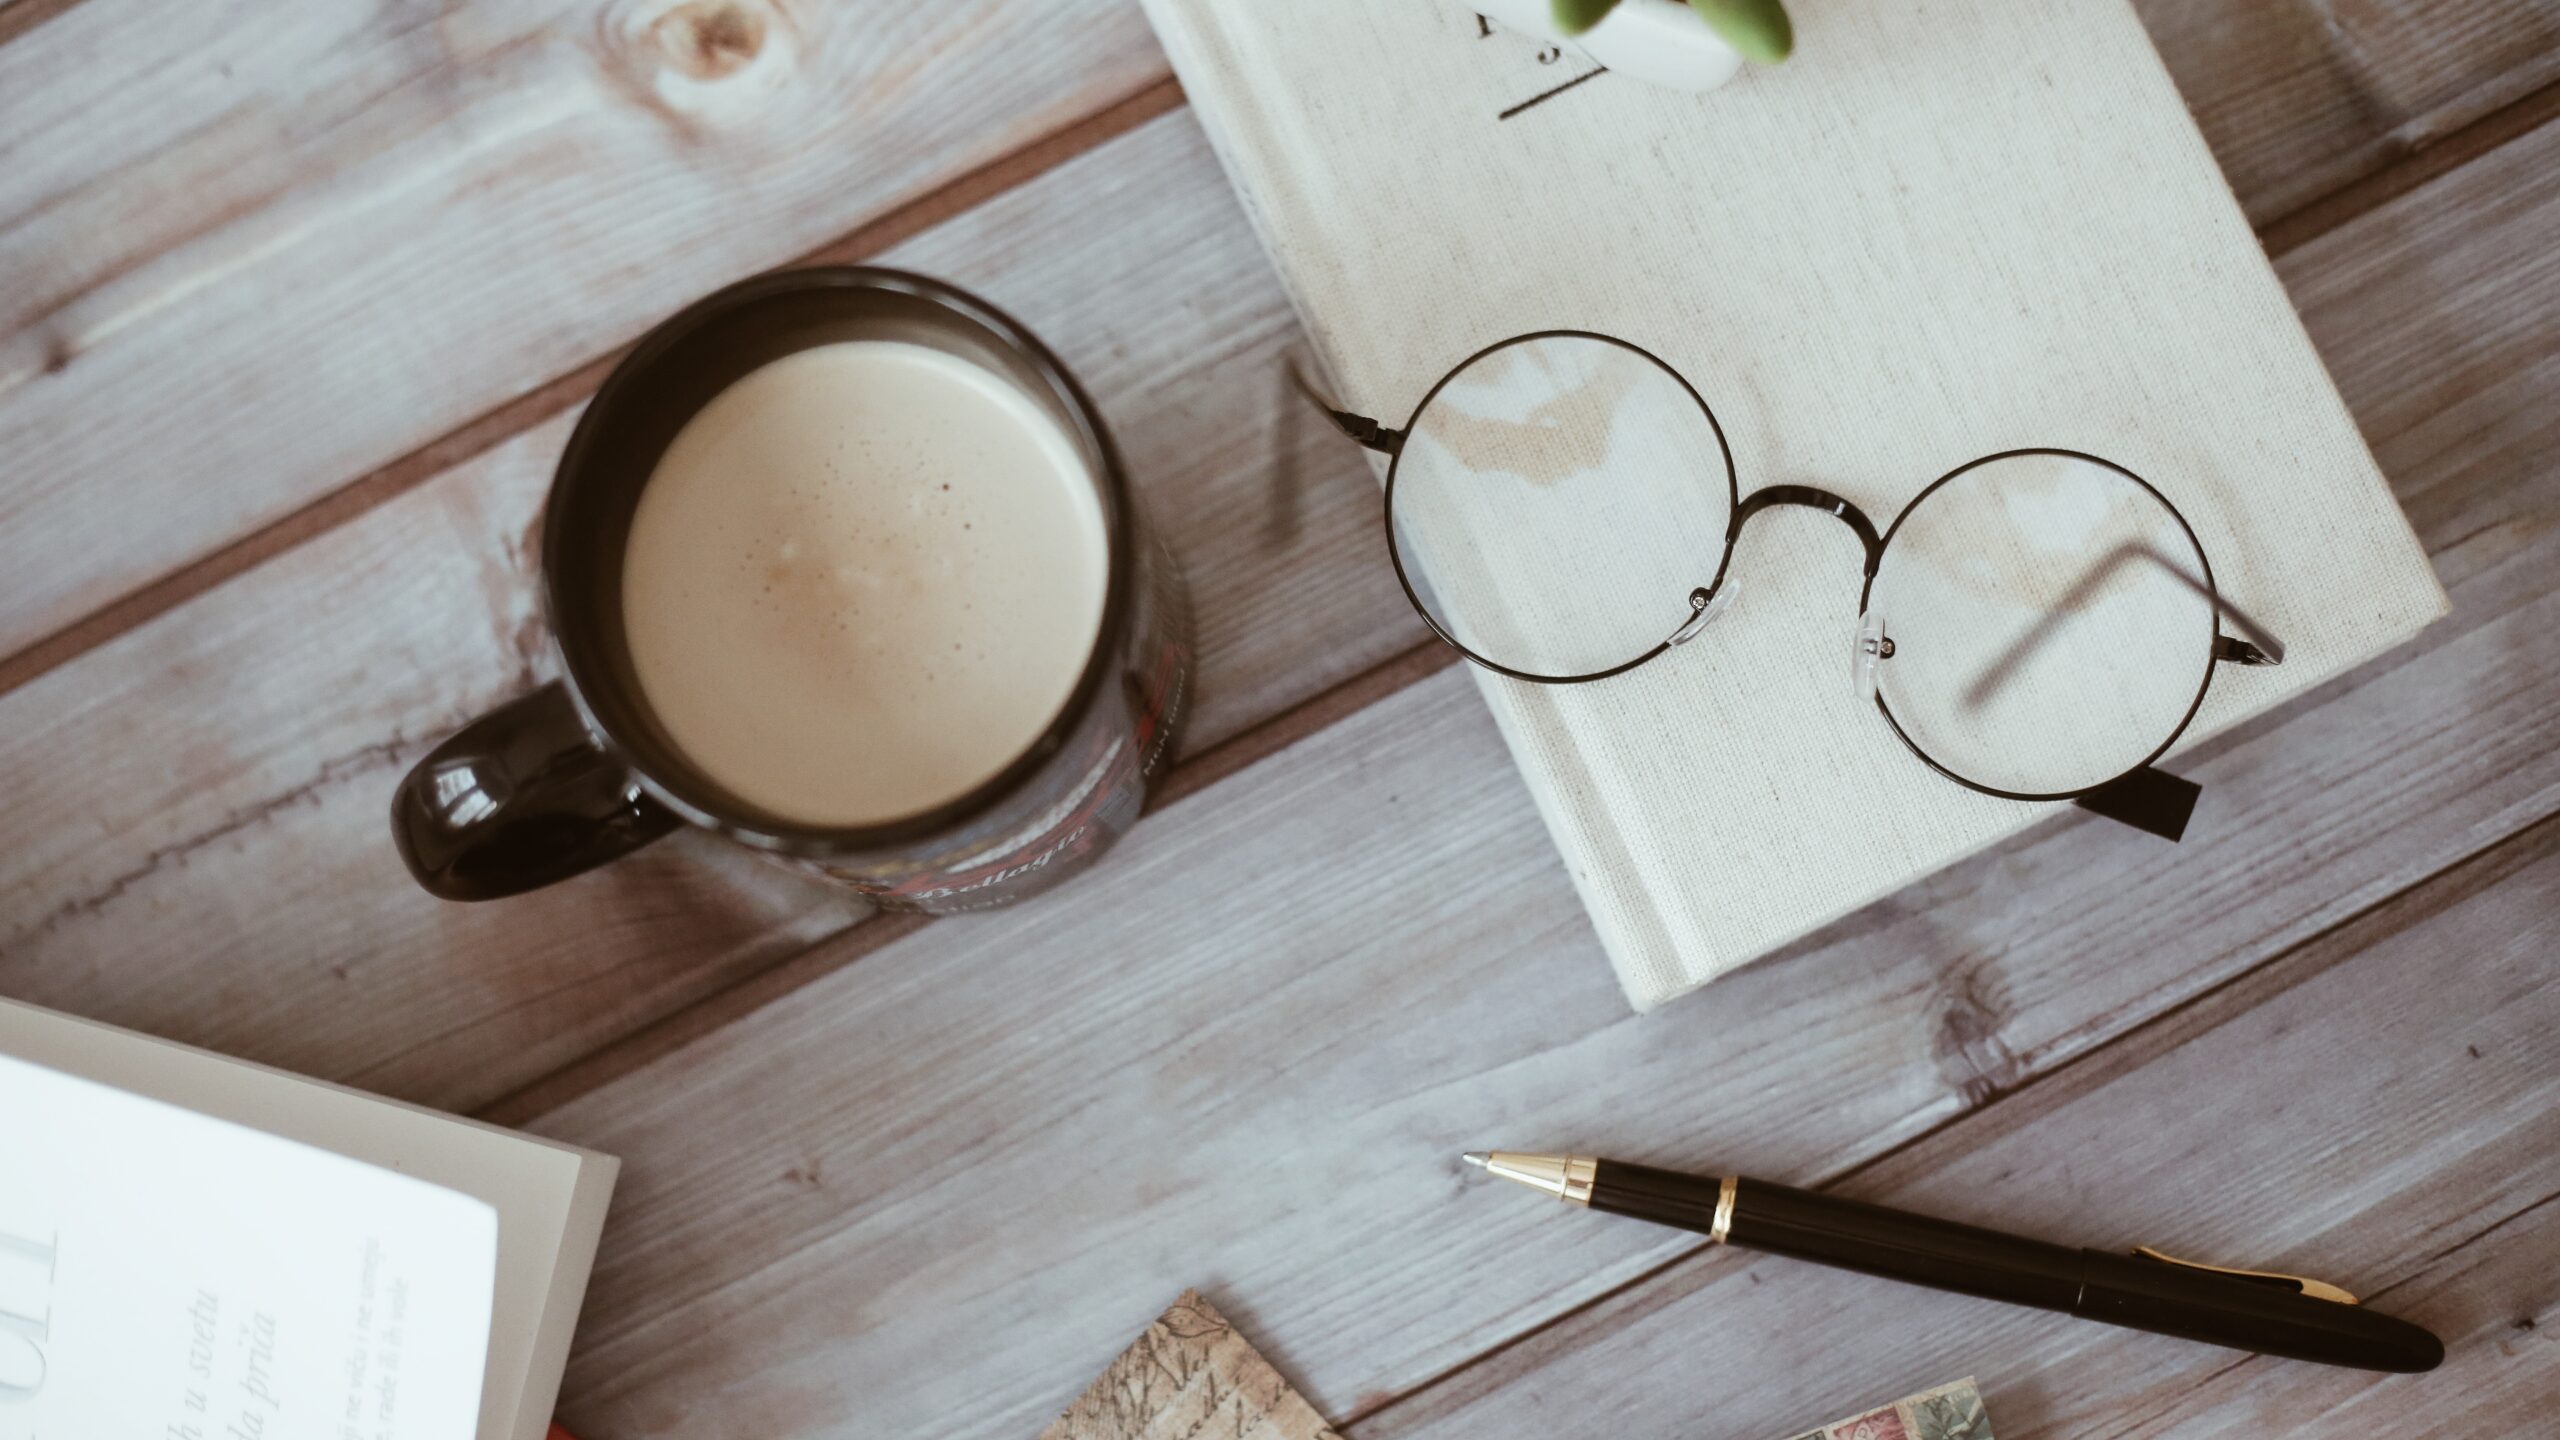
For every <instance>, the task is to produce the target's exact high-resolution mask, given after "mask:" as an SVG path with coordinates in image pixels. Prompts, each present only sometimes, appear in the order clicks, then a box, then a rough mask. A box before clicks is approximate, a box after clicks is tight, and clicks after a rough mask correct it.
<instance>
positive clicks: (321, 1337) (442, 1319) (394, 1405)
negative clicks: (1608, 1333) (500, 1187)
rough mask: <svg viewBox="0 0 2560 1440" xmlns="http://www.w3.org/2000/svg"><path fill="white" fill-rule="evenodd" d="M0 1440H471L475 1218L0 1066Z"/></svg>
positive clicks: (104, 1091) (114, 1094)
mask: <svg viewBox="0 0 2560 1440" xmlns="http://www.w3.org/2000/svg"><path fill="white" fill-rule="evenodd" d="M0 1117H5V1118H0V1128H5V1129H6V1131H7V1132H8V1160H7V1163H6V1164H5V1165H0V1437H8V1440H35V1437H53V1436H81V1435H98V1436H106V1435H133V1436H150V1437H154V1440H470V1437H471V1436H472V1435H473V1434H474V1433H475V1432H476V1430H477V1429H478V1425H479V1415H480V1392H481V1383H482V1371H483V1365H484V1362H485V1360H486V1358H487V1353H488V1343H489V1317H490V1304H491V1296H492V1294H493V1291H494V1282H495V1279H496V1274H497V1251H498V1219H497V1212H496V1211H495V1210H494V1209H492V1208H491V1207H490V1206H489V1205H488V1204H487V1203H485V1202H483V1201H480V1200H475V1199H473V1198H472V1197H470V1196H467V1195H463V1194H459V1193H457V1192H455V1191H452V1190H447V1189H444V1188H443V1187H441V1186H436V1185H429V1184H427V1183H425V1182H423V1181H419V1180H413V1179H410V1178H409V1177H407V1176H404V1175H399V1174H396V1173H394V1172H392V1171H390V1170H386V1169H383V1168H381V1167H379V1166H374V1165H366V1164H362V1163H360V1162H357V1161H354V1160H349V1159H346V1158H345V1157H343V1156H339V1155H333V1154H331V1153H330V1152H328V1151H326V1150H321V1149H318V1148H316V1147H313V1146H309V1145H303V1144H298V1143H296V1142H294V1141H291V1140H284V1139H279V1138H277V1137H276V1136H273V1135H269V1134H266V1133H264V1132H261V1131H257V1130H251V1129H249V1128H247V1127H245V1126H240V1125H234V1124H231V1123H229V1122H227V1121H223V1120H216V1119H213V1118H210V1117H208V1116H204V1115H199V1114H196V1113H194V1112H193V1111H190V1110H183V1109H180V1108H179V1107H177V1106H175V1105H167V1104H162V1103H161V1102H159V1101H156V1100H148V1099H144V1098H142V1097H140V1096H136V1095H131V1094H127V1093H125V1092H124V1091H121V1090H116V1089H112V1088H110V1087H108V1086H105V1085H99V1084H95V1083H93V1082H90V1081H87V1080H82V1079H78V1078H76V1077H73V1076H70V1075H65V1074H62V1073H61V1072H59V1071H55V1070H50V1069H46V1068H45V1067H43V1066H40V1065H33V1064H29V1063H27V1062H26V1061H22V1060H16V1059H12V1058H10V1057H8V1056H6V1055H0Z"/></svg>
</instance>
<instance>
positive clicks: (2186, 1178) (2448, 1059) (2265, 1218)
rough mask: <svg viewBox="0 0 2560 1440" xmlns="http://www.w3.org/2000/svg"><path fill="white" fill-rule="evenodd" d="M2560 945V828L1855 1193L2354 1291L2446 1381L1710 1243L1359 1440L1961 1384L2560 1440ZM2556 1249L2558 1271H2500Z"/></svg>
mask: <svg viewBox="0 0 2560 1440" xmlns="http://www.w3.org/2000/svg"><path fill="white" fill-rule="evenodd" d="M2555 951H2560V821H2555V822H2545V823H2543V824H2541V825H2539V826H2537V827H2535V829H2534V830H2532V831H2529V832H2527V833H2525V834H2523V835H2520V836H2518V837H2516V838H2515V839H2512V840H2510V841H2508V842H2506V843H2505V844H2503V845H2501V846H2500V847H2498V849H2497V851H2496V852H2493V853H2491V854H2489V855H2484V856H2481V857H2478V858H2477V859H2475V860H2473V861H2472V862H2470V863H2467V864H2465V865H2462V866H2460V867H2457V868H2456V869H2455V870H2453V871H2451V872H2449V873H2448V874H2446V875H2443V876H2440V877H2438V878H2437V879H2435V880H2433V881H2430V882H2428V883H2427V884H2425V885H2421V886H2419V887H2417V889H2415V890H2413V891H2411V892H2409V893H2408V894H2407V895H2406V896H2404V897H2403V898H2402V899H2401V900H2398V901H2395V902H2394V903H2393V904H2392V905H2390V906H2387V907H2384V910H2383V911H2381V912H2377V913H2376V914H2375V915H2373V916H2371V917H2369V918H2368V920H2366V921H2360V922H2358V923H2356V924H2352V925H2349V926H2346V927H2343V928H2342V929H2341V930H2340V931H2339V932H2337V933H2335V934H2333V935H2330V936H2323V937H2321V938H2320V939H2319V940H2317V941H2314V942H2313V943H2312V944H2311V945H2309V946H2306V947H2304V951H2303V953H2301V954H2298V955H2292V956H2287V957H2286V958H2285V959H2284V960H2282V961H2279V962H2277V964H2275V965H2273V966H2270V967H2269V969H2270V970H2271V971H2280V972H2283V973H2281V974H2280V975H2279V974H2270V975H2268V976H2265V977H2252V979H2253V981H2254V980H2257V979H2260V978H2263V979H2265V980H2267V981H2269V982H2271V983H2265V984H2259V983H2243V984H2239V985H2234V986H2231V987H2228V988H2226V989H2225V990H2223V991H2218V992H2215V993H2213V994H2211V995H2208V996H2206V997H2204V998H2203V999H2202V1000H2201V1001H2199V1002H2198V1003H2197V1004H2196V1005H2194V1006H2192V1007H2190V1008H2189V1009H2188V1010H2186V1011H2183V1012H2181V1013H2179V1014H2177V1015H2175V1016H2173V1017H2171V1018H2170V1019H2169V1020H2168V1021H2167V1022H2165V1023H2163V1024H2161V1025H2159V1026H2155V1027H2151V1029H2152V1030H2153V1031H2157V1032H2159V1033H2156V1034H2155V1033H2151V1032H2150V1031H2146V1032H2145V1033H2142V1034H2137V1035H2135V1036H2132V1037H2129V1038H2128V1039H2127V1040H2126V1041H2124V1042H2120V1043H2119V1044H2117V1045H2115V1046H2111V1047H2109V1048H2108V1049H2107V1050H2105V1051H2102V1052H2100V1053H2099V1054H2097V1055H2095V1056H2093V1057H2092V1058H2091V1059H2090V1060H2089V1061H2087V1062H2086V1063H2084V1064H2082V1065H2078V1066H2074V1067H2072V1069H2071V1070H2070V1071H2069V1072H2068V1073H2066V1074H2064V1075H2062V1076H2058V1077H2056V1078H2055V1079H2054V1080H2053V1081H2051V1082H2042V1083H2039V1084H2037V1085H2035V1086H2034V1087H2032V1088H2030V1089H2029V1090H2028V1091H2026V1092H2025V1093H2023V1094H2021V1095H2019V1096H2017V1097H2015V1098H2014V1099H2013V1100H2010V1101H2006V1102H2003V1103H2002V1104H2001V1105H1999V1106H1996V1107H1994V1108H1993V1109H1992V1110H1990V1111H1987V1112H1985V1113H1983V1114H1981V1115H1978V1116H1971V1117H1967V1118H1966V1119H1964V1120H1961V1121H1958V1122H1957V1123H1955V1124H1953V1125H1950V1126H1948V1127H1946V1128H1945V1129H1944V1130H1941V1131H1939V1132H1938V1133H1935V1134H1933V1135H1930V1136H1929V1137H1927V1138H1926V1139H1924V1140H1922V1141H1920V1142H1919V1143H1917V1144H1915V1145H1912V1146H1911V1147H1909V1148H1908V1149H1906V1150H1904V1151H1903V1152H1901V1153H1899V1154H1896V1155H1895V1156H1893V1157H1892V1158H1891V1159H1890V1160H1889V1161H1887V1162H1886V1163H1884V1164H1882V1165H1879V1166H1877V1167H1875V1168H1874V1169H1872V1170H1871V1171H1868V1172H1867V1173H1863V1174H1860V1175H1858V1176H1856V1177H1855V1178H1853V1179H1851V1180H1849V1181H1848V1182H1846V1183H1844V1184H1841V1185H1840V1186H1838V1187H1837V1188H1838V1189H1839V1190H1841V1191H1842V1192H1843V1193H1846V1194H1851V1195H1854V1196H1856V1197H1858V1198H1861V1199H1867V1200H1874V1201H1879V1202H1882V1203H1887V1204H1894V1205H1902V1206H1907V1207H1909V1208H1911V1209H1914V1210H1920V1211H1923V1212H1924V1213H1929V1214H1937V1215H1944V1216H1947V1217H1949V1218H1953V1219H1960V1220H1966V1221H1970V1222H1972V1223H1976V1224H1983V1225H1990V1226H1995V1227H2000V1228H2005V1229H2010V1230H2015V1231H2020V1232H2023V1233H2030V1234H2036V1235H2040V1236H2045V1237H2049V1238H2055V1239H2063V1238H2066V1237H2067V1238H2068V1239H2070V1240H2071V1241H2073V1242H2075V1243H2082V1244H2089V1245H2095V1246H2099V1247H2101V1248H2111V1249H2113V1248H2130V1247H2132V1246H2134V1245H2138V1244H2149V1245H2156V1246H2159V1247H2161V1248H2163V1249H2166V1250H2168V1251H2171V1252H2172V1253H2176V1254H2181V1255H2195V1256H2199V1257H2202V1258H2205V1259H2208V1260H2214V1261H2218V1262H2223V1263H2233V1264H2241V1265H2250V1266H2261V1267H2272V1268H2276V1269H2281V1270H2287V1271H2292V1272H2296V1273H2303V1274H2310V1275H2316V1276H2319V1277H2321V1278H2323V1279H2328V1280H2333V1281H2335V1282H2337V1283H2340V1284H2343V1285H2345V1286H2346V1287H2347V1288H2348V1289H2349V1290H2351V1291H2353V1292H2355V1293H2356V1294H2359V1295H2361V1296H2363V1297H2365V1298H2366V1300H2367V1303H2370V1304H2373V1305H2375V1306H2377V1307H2378V1308H2382V1309H2384V1310H2385V1311H2386V1312H2387V1313H2390V1314H2394V1315H2400V1316H2404V1317H2406V1318H2408V1319H2411V1320H2414V1321H2416V1322H2418V1323H2420V1324H2423V1325H2426V1326H2428V1327H2429V1328H2431V1329H2434V1330H2436V1331H2437V1332H2438V1333H2439V1335H2440V1337H2441V1338H2443V1339H2445V1341H2446V1342H2447V1352H2448V1360H2447V1364H2446V1365H2445V1367H2444V1368H2443V1370H2442V1371H2440V1372H2439V1373H2437V1374H2434V1375H2429V1376H2426V1377H2423V1378H2421V1377H2407V1376H2385V1375H2377V1374H2371V1373H2367V1372H2362V1371H2354V1370H2342V1369H2333V1368H2329V1367H2324V1366H2317V1365H2304V1364H2294V1363H2288V1362H2282V1361H2269V1360H2265V1359H2262V1358H2256V1357H2251V1356H2247V1355H2242V1354H2235V1353H2232V1352H2230V1351H2225V1350H2219V1349H2215V1348H2213V1347H2209V1346H2200V1345H2193V1344H2188V1343H2185V1342H2182V1341H2176V1340H2170V1339H2166V1338H2163V1337H2158V1336H2151V1335H2143V1334H2138V1333H2135V1332H2130V1331H2123V1330H2116V1329H2112V1328H2109V1327H2106V1326H2101V1325H2096V1324H2091V1323H2086V1322H2079V1321H2073V1320H2069V1319H2065V1318H2061V1317H2055V1316H2050V1315H2043V1314H2039V1313H2036V1312H2033V1311H2025V1310H2019V1309H2015V1308H2012V1307H2009V1306H2004V1305H1997V1304H1993V1303H1990V1302H1986V1301H1978V1300H1972V1299H1968V1298H1965V1297H1960V1296H1952V1295H1945V1294H1939V1293H1935V1292H1931V1291H1925V1290H1917V1289H1910V1288H1906V1287H1902V1286H1897V1285H1891V1284H1886V1283H1883V1282H1880V1281H1875V1280H1871V1279H1867V1278H1865V1277H1861V1276H1855V1275H1849V1274H1845V1273H1842V1272H1838V1271H1830V1270H1824V1269H1821V1268H1818V1267H1814V1266H1810V1265H1804V1264H1799V1263H1795V1262H1790V1261H1787V1260H1783V1259H1778V1258H1774V1257H1767V1256H1757V1255H1752V1254H1750V1253H1747V1252H1742V1251H1725V1250H1720V1249H1716V1248H1714V1247H1706V1246H1701V1247H1698V1248H1697V1249H1694V1250H1692V1251H1691V1252H1690V1255H1689V1256H1688V1257H1687V1258H1684V1259H1683V1260H1681V1261H1680V1262H1679V1263H1677V1264H1676V1265H1673V1266H1671V1267H1668V1268H1667V1269H1665V1270H1664V1271H1663V1272H1662V1273H1660V1274H1658V1275H1655V1276H1652V1277H1649V1278H1648V1279H1647V1280H1646V1281H1645V1282H1643V1283H1642V1284H1640V1285H1636V1286H1631V1287H1629V1288H1628V1289H1627V1290H1625V1291H1623V1292H1621V1293H1619V1294H1617V1295H1613V1296H1611V1297H1609V1298H1608V1299H1607V1300H1606V1301H1604V1302H1602V1303H1600V1304H1598V1305H1595V1306H1593V1307H1591V1308H1590V1309H1588V1310H1585V1311H1583V1312H1581V1313H1579V1314H1577V1315H1574V1316H1572V1317H1570V1318H1569V1319H1567V1320H1565V1321H1564V1322H1562V1323H1560V1324H1558V1325H1556V1326H1555V1327H1553V1328H1552V1329H1550V1330H1548V1331H1545V1332H1543V1333H1541V1334H1539V1335H1536V1336H1533V1337H1531V1338H1530V1339H1528V1340H1526V1341H1524V1342H1522V1343H1521V1344H1519V1345H1516V1346H1513V1347H1511V1348H1510V1349H1508V1350H1506V1351H1504V1352H1502V1353H1500V1354H1497V1355H1494V1356H1491V1357H1489V1358H1488V1359H1487V1360H1485V1361H1484V1362H1483V1363H1481V1364H1478V1365H1475V1366H1471V1367H1468V1368H1467V1369H1465V1370H1462V1371H1460V1372H1459V1373H1458V1374H1457V1375H1455V1376H1453V1377H1451V1378H1450V1379H1449V1380H1447V1381H1446V1382H1444V1383H1443V1384H1441V1385H1438V1386H1434V1387H1432V1388H1431V1389H1429V1390H1426V1391H1424V1392H1423V1393H1422V1394H1421V1395H1419V1396H1417V1397H1414V1399H1412V1400H1411V1401H1409V1402H1407V1403H1404V1404H1399V1405H1396V1406H1393V1407H1390V1408H1389V1409H1387V1410H1386V1411H1384V1412H1383V1413H1380V1414H1376V1415H1372V1416H1369V1417H1367V1418H1366V1419H1364V1420H1363V1421H1362V1422H1361V1424H1360V1425H1359V1427H1358V1429H1357V1432H1356V1433H1357V1434H1358V1435H1359V1437H1360V1440H1442V1437H1452V1436H1471V1437H1472V1436H1485V1437H1496V1436H1511V1435H1520V1436H1532V1435H1539V1434H1552V1433H1553V1429H1552V1425H1553V1420H1554V1417H1555V1416H1556V1415H1558V1414H1570V1415H1573V1416H1575V1417H1576V1419H1577V1424H1578V1425H1580V1426H1584V1427H1588V1429H1589V1430H1590V1431H1591V1432H1593V1433H1613V1434H1701V1435H1734V1436H1748V1435H1775V1434H1780V1433H1784V1431H1785V1430H1786V1428H1787V1426H1788V1425H1789V1423H1790V1422H1791V1420H1792V1419H1794V1418H1795V1417H1799V1416H1801V1415H1802V1414H1804V1413H1806V1409H1805V1407H1807V1406H1810V1407H1811V1411H1812V1412H1813V1413H1825V1412H1826V1411H1827V1410H1841V1409H1850V1408H1855V1407H1856V1406H1857V1405H1858V1404H1859V1403H1860V1402H1861V1401H1862V1400H1864V1399H1868V1398H1872V1397H1874V1396H1877V1395H1889V1394H1892V1393H1895V1387H1896V1386H1897V1385H1901V1386H1902V1387H1903V1388H1906V1389H1907V1388H1909V1386H1910V1385H1911V1384H1918V1383H1924V1382H1925V1380H1926V1379H1927V1378H1928V1377H1931V1376H1939V1375H1956V1374H1973V1375H1975V1376H1977V1378H1978V1379H1979V1380H1980V1382H1981V1385H1982V1389H1983V1392H1984V1394H1985V1396H1986V1399H1987V1402H1988V1404H1989V1408H1990V1413H1991V1416H1992V1421H1993V1424H1994V1427H1995V1428H1996V1429H1997V1430H1998V1431H1999V1433H2000V1434H2002V1435H2004V1436H2006V1435H2012V1434H2015V1435H2045V1434H2052V1435H2105V1436H2111V1437H2117V1436H2135V1435H2169V1434H2175V1435H2231V1436H2251V1437H2256V1436H2270V1435H2285V1434H2297V1433H2299V1434H2321V1435H2327V1434H2337V1433H2356V1434H2374V1435H2383V1434H2394V1433H2410V1434H2420V1433H2423V1434H2475V1435H2522V1434H2528V1433H2539V1430H2540V1428H2541V1425H2540V1420H2539V1419H2538V1418H2537V1417H2539V1416H2542V1415H2544V1414H2545V1413H2547V1412H2545V1411H2544V1410H2543V1408H2542V1407H2545V1406H2547V1405H2548V1403H2549V1398H2550V1393H2551V1387H2552V1386H2553V1384H2554V1383H2555V1382H2560V1344H2555V1342H2554V1341H2553V1340H2551V1339H2549V1338H2547V1337H2542V1336H2540V1335H2538V1334H2537V1333H2536V1332H2537V1326H2536V1325H2535V1324H2534V1323H2531V1322H2534V1320H2535V1317H2537V1316H2542V1315H2547V1314H2549V1312H2550V1311H2551V1310H2552V1309H2553V1308H2554V1307H2555V1306H2560V1268H2555V1267H2554V1266H2553V1265H2551V1264H2550V1263H2549V1261H2550V1259H2551V1257H2552V1256H2553V1255H2555V1254H2560V1251H2554V1250H2552V1249H2551V1248H2550V1247H2551V1245H2552V1244H2553V1240H2554V1238H2555V1237H2560V1223H2555V1222H2560V1204H2555V1203H2554V1202H2555V1201H2560V1064H2555V1063H2554V1062H2553V1059H2552V1057H2551V1055H2550V1054H2549V1049H2548V1045H2547V1043H2546V1042H2545V1039H2544V1038H2543V1037H2545V1036H2547V1034H2548V1033H2549V1029H2550V1027H2551V1026H2552V1025H2553V1024H2554V1023H2560V966H2555V965H2554V964H2552V963H2551V957H2552V955H2553V954H2554V953H2555ZM1628 1158H1631V1159H1653V1160H1656V1161H1658V1162H1659V1163H1663V1164H1669V1165H1682V1166H1705V1167H1713V1166H1715V1165H1717V1164H1719V1163H1720V1162H1719V1160H1718V1158H1717V1157H1716V1156H1715V1155H1714V1154H1713V1153H1712V1151H1711V1150H1709V1151H1700V1152H1695V1153H1692V1152H1686V1151H1667V1152H1654V1153H1652V1154H1649V1155H1647V1156H1631V1157H1628ZM1773 1178H1782V1177H1773ZM1513 1198H1514V1197H1511V1196H1508V1195H1500V1196H1497V1195H1485V1196H1482V1197H1480V1203H1483V1204H1503V1203H1511V1202H1512V1201H1513ZM1549 1223H1551V1224H1554V1225H1579V1224H1589V1223H1593V1222H1592V1221H1591V1220H1590V1219H1589V1218H1588V1217H1584V1216H1580V1215H1572V1214H1556V1215H1554V1216H1553V1217H1552V1219H1551V1220H1550V1222H1549ZM1600 1223H1609V1222H1606V1221H1603V1222H1600ZM2537 1245H2539V1246H2540V1247H2541V1250H2540V1255H2541V1260H2542V1263H2539V1264H2534V1263H2530V1262H2528V1263H2525V1264H2523V1265H2521V1266H2520V1267H2519V1268H2518V1269H2517V1270H2516V1271H2514V1272H2510V1273H2500V1272H2499V1271H2497V1270H2496V1269H2494V1268H2491V1267H2492V1266H2493V1265H2494V1261H2493V1259H2492V1257H2495V1256H2498V1255H2502V1254H2503V1255H2507V1256H2511V1257H2514V1258H2516V1259H2519V1260H2523V1259H2525V1258H2526V1257H2529V1256H2531V1255H2533V1254H2534V1247H2536V1246H2537ZM2520 1322H2525V1323H2520ZM1799 1337H1802V1338H1801V1339H1800V1338H1799ZM2328 1426H2335V1427H2337V1428H2335V1429H2330V1428H2324V1427H2328Z"/></svg>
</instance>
